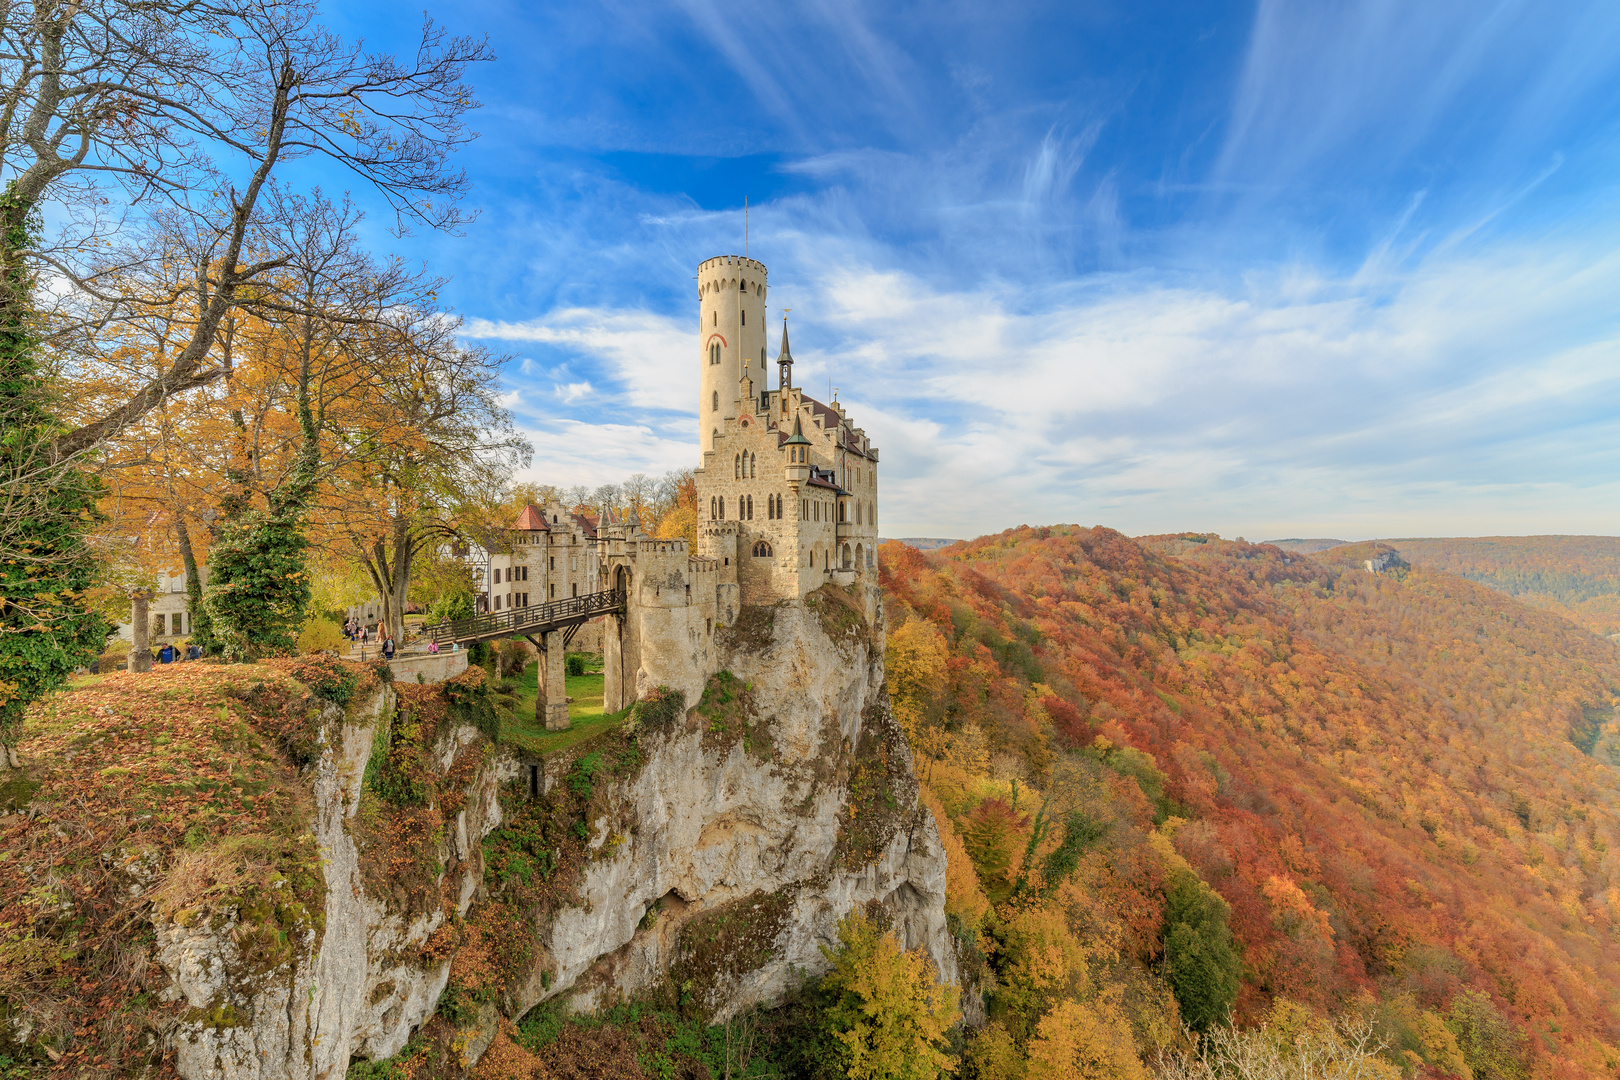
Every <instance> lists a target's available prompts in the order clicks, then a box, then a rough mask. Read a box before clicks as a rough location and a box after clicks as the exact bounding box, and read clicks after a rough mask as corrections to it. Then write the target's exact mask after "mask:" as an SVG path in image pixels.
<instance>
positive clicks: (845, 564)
mask: <svg viewBox="0 0 1620 1080" xmlns="http://www.w3.org/2000/svg"><path fill="white" fill-rule="evenodd" d="M853 562H854V559H853V558H852V557H851V556H850V553H849V545H848V544H845V545H844V559H843V568H844V569H845V570H848V569H849V568H850V566H851V565H852V564H853Z"/></svg>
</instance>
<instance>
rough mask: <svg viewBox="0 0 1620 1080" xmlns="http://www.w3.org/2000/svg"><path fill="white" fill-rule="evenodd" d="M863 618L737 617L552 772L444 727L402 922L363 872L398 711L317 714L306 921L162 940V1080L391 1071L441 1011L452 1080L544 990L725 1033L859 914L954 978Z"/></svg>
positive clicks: (844, 603) (225, 927) (903, 761)
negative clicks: (684, 686) (362, 1064)
mask: <svg viewBox="0 0 1620 1080" xmlns="http://www.w3.org/2000/svg"><path fill="white" fill-rule="evenodd" d="M869 615H870V616H876V618H875V619H874V618H869ZM880 619H881V614H880V612H878V611H877V610H876V608H875V602H874V606H873V608H872V609H869V611H866V612H863V611H862V610H861V609H860V606H859V605H857V604H854V603H851V602H849V601H848V598H845V597H843V596H842V594H839V593H837V592H836V590H828V591H824V592H823V593H821V594H817V595H815V596H812V597H811V598H809V599H808V600H806V601H802V602H798V601H789V602H783V603H781V604H778V605H776V606H775V607H771V608H760V609H751V610H749V611H747V612H745V613H744V616H743V618H742V619H741V620H740V622H739V625H738V626H735V627H732V628H730V629H729V630H728V631H727V633H726V636H725V637H724V638H723V639H722V640H721V642H720V646H719V647H720V648H721V650H722V654H723V655H722V660H723V662H724V664H725V670H723V671H722V672H721V673H720V674H719V675H717V676H715V677H713V678H711V679H710V680H709V682H708V685H707V687H706V689H705V691H704V693H703V694H702V696H701V697H700V699H699V700H697V701H692V702H683V703H681V704H679V705H677V703H676V699H675V698H674V697H673V695H671V696H669V697H665V698H662V699H659V698H658V695H656V694H655V695H654V698H655V699H657V700H655V701H654V702H650V703H647V705H646V706H638V708H637V710H636V711H635V712H634V713H633V714H632V716H631V717H630V718H629V719H627V721H626V722H625V724H624V725H623V726H621V727H619V728H617V729H612V730H610V731H608V732H604V733H603V734H602V735H601V736H599V737H598V738H596V739H594V740H584V741H580V742H577V743H575V744H573V745H571V746H569V747H568V748H567V749H565V750H561V751H558V752H553V753H545V752H544V750H543V747H542V751H541V752H539V753H532V754H531V753H525V752H524V751H522V750H520V749H514V748H511V747H506V746H502V747H499V748H491V747H489V746H488V744H487V742H486V741H485V740H484V739H483V738H482V737H481V736H479V735H478V734H477V732H476V731H475V730H474V729H473V728H471V727H467V726H458V725H456V724H455V723H453V722H446V723H443V724H441V725H440V726H439V729H438V730H437V731H436V732H435V733H434V736H433V737H434V739H435V740H436V741H434V742H433V744H432V746H431V748H430V749H424V752H423V754H422V755H421V757H422V761H423V762H424V767H425V768H427V769H428V771H429V772H431V773H433V774H434V775H435V776H437V777H438V778H439V779H438V783H439V784H440V786H439V787H438V788H435V789H433V790H436V791H437V792H438V794H437V795H435V796H431V797H429V798H428V799H427V801H428V803H430V804H431V803H432V802H433V800H434V799H437V800H439V801H440V803H441V804H443V803H445V802H446V800H448V801H449V802H452V803H454V804H456V806H457V809H456V810H455V812H454V816H453V818H452V817H451V816H450V815H449V814H448V813H446V814H444V815H443V816H442V817H439V818H435V819H433V820H434V821H436V822H438V824H437V825H436V826H435V827H434V828H432V829H431V833H432V835H431V836H430V837H429V838H428V839H427V840H426V841H423V843H425V844H426V845H427V846H426V847H422V848H421V849H420V850H421V851H423V852H425V855H424V858H426V859H428V860H430V861H431V860H436V866H437V867H438V869H437V870H436V872H435V873H436V876H434V877H430V878H429V879H428V884H429V885H430V886H431V888H425V889H424V890H419V891H418V893H415V894H412V895H413V896H414V897H415V898H414V899H410V900H409V901H402V900H401V899H400V896H401V895H403V892H402V891H401V890H400V889H396V890H395V892H394V893H393V894H390V895H382V893H383V892H384V891H386V889H387V888H388V886H389V884H390V881H389V878H388V877H387V875H386V874H381V875H380V874H379V870H378V864H377V860H379V859H384V858H390V857H393V858H395V859H396V860H397V858H399V855H398V853H397V852H396V851H395V850H394V848H393V847H391V845H395V844H396V843H397V844H398V845H405V844H406V843H407V840H406V838H405V832H406V831H408V830H406V829H405V827H404V826H403V825H401V826H389V827H390V828H396V827H397V828H398V829H399V830H400V837H399V838H397V839H396V838H394V837H384V838H383V839H382V840H381V841H379V839H378V838H377V837H376V836H375V835H373V834H374V833H375V832H376V828H375V826H374V825H372V826H368V825H367V823H366V821H365V820H364V819H365V815H366V814H370V813H372V812H373V811H374V810H375V807H376V805H377V803H376V795H375V794H373V792H372V791H371V789H370V787H368V785H372V784H375V783H376V779H375V778H376V776H377V775H378V770H379V769H380V768H382V766H383V764H384V763H385V761H386V762H394V760H395V759H394V757H391V756H388V755H390V754H392V753H394V751H391V750H390V746H391V745H392V746H394V747H396V749H397V747H398V745H399V742H398V732H397V731H396V732H394V733H393V735H389V734H388V731H389V729H388V728H387V727H386V725H387V724H388V723H389V718H390V716H391V715H392V714H393V709H394V705H395V699H394V695H393V692H392V691H388V692H385V693H383V694H381V695H378V696H377V698H376V699H375V700H374V701H372V702H370V703H369V704H368V705H366V706H365V707H364V708H361V709H359V710H351V711H350V712H349V713H348V714H345V713H344V712H343V711H342V710H340V709H337V708H336V707H328V709H327V711H326V713H325V714H324V715H323V717H322V722H321V725H320V738H319V744H318V755H317V756H316V759H315V760H314V761H313V763H312V764H311V765H310V766H309V768H308V776H309V780H310V784H311V788H312V795H313V800H312V801H313V806H314V810H313V819H312V821H311V829H312V831H313V832H314V835H315V839H316V841H317V843H318V846H319V850H320V853H321V860H322V873H323V876H324V882H325V889H324V898H323V901H322V903H323V910H321V911H320V912H319V913H318V915H317V914H316V913H307V917H301V921H300V919H290V920H289V919H285V918H281V916H280V915H278V916H277V918H278V919H281V922H280V923H278V925H281V924H282V923H284V924H286V925H284V926H282V928H281V929H279V930H277V931H276V933H277V934H283V933H284V934H287V935H289V940H288V948H286V949H285V950H283V951H282V952H280V953H275V954H274V955H273V957H272V960H273V961H274V962H271V963H265V962H263V959H262V957H259V956H258V955H257V954H255V953H254V952H253V950H252V949H251V948H249V947H248V945H247V944H246V943H249V942H251V941H254V940H258V939H259V937H262V936H263V935H262V933H260V932H259V931H255V932H254V933H253V934H247V933H244V931H243V927H244V925H245V922H246V921H247V920H250V919H251V918H253V917H254V916H253V915H252V914H251V913H250V912H247V911H246V910H245V909H238V910H233V911H228V912H225V913H224V914H222V915H221V916H218V917H215V918H211V919H201V920H195V921H191V922H189V923H187V922H185V921H184V920H173V921H168V922H163V923H162V924H161V925H159V926H158V937H159V946H158V961H159V963H160V964H161V965H162V966H163V967H164V968H165V969H166V970H167V971H168V972H169V973H170V976H171V978H172V980H173V986H172V988H171V990H170V991H169V993H170V994H171V996H174V997H179V998H183V999H184V1002H185V1004H186V1006H187V1007H188V1009H187V1012H186V1014H185V1017H186V1018H185V1020H184V1022H183V1023H182V1025H181V1027H180V1029H179V1032H178V1034H177V1037H176V1038H177V1049H178V1059H177V1064H178V1067H179V1070H180V1072H181V1074H182V1075H184V1076H186V1077H188V1078H190V1080H203V1078H209V1080H213V1078H220V1080H248V1078H253V1080H271V1078H282V1077H289V1078H290V1077H298V1078H304V1077H310V1078H325V1080H331V1078H335V1077H339V1076H341V1075H343V1073H344V1072H345V1070H346V1069H347V1068H348V1066H349V1063H350V1060H351V1058H353V1057H362V1058H370V1059H381V1058H385V1057H388V1056H390V1055H392V1054H394V1053H396V1052H398V1051H399V1050H400V1049H401V1047H402V1046H404V1045H405V1043H406V1041H407V1039H409V1038H410V1037H411V1036H412V1034H413V1033H414V1032H416V1031H417V1030H418V1029H421V1028H423V1026H424V1025H426V1024H428V1022H429V1020H430V1018H431V1017H433V1016H434V1015H435V1012H436V1010H437V1013H438V1015H439V1017H440V1019H438V1020H435V1021H434V1023H435V1024H437V1025H438V1027H439V1028H441V1029H444V1028H446V1027H448V1028H450V1029H453V1030H452V1032H451V1037H449V1038H447V1039H446V1040H445V1042H446V1046H447V1047H449V1049H450V1050H451V1051H453V1053H452V1055H451V1065H452V1067H453V1069H462V1068H465V1067H467V1066H468V1065H470V1064H471V1063H473V1062H474V1061H475V1060H476V1058H477V1057H478V1054H479V1053H480V1052H481V1051H482V1049H483V1047H484V1046H485V1045H487V1044H488V1041H489V1039H490V1037H491V1036H492V1035H493V1032H494V1029H495V1026H496V1024H497V1023H498V1021H499V1018H500V1016H501V1015H503V1014H504V1015H505V1016H507V1017H512V1018H516V1017H518V1016H520V1015H521V1014H522V1013H524V1012H526V1011H527V1010H528V1009H529V1008H531V1007H532V1006H533V1005H535V1004H536V1003H538V1002H540V1001H542V1000H544V999H548V998H554V997H557V996H559V995H566V997H567V1000H568V1001H569V1003H570V1007H571V1008H574V1009H578V1010H589V1009H593V1008H596V1007H598V1006H600V1005H602V1004H604V1003H607V1002H609V1001H612V1000H617V999H621V998H624V997H629V996H633V995H641V996H649V997H654V998H656V997H659V996H663V997H664V998H665V999H667V1000H679V1001H681V1002H683V1003H688V1004H690V1003H694V1002H695V1003H697V1004H698V1005H699V1006H700V1007H701V1009H702V1010H703V1011H705V1012H707V1013H708V1014H709V1015H710V1016H712V1017H714V1018H716V1019H723V1018H726V1017H729V1016H731V1015H733V1014H735V1013H736V1012H738V1011H739V1010H744V1009H747V1008H749V1007H751V1006H753V1005H755V1004H759V1003H769V1002H771V1001H773V1000H775V999H777V998H778V997H779V996H780V995H781V994H782V992H783V991H784V989H786V988H787V986H788V985H789V981H790V979H792V978H793V977H794V976H793V972H794V969H801V970H808V971H812V972H813V971H817V970H820V969H823V968H824V967H825V966H826V962H825V960H824V958H823V956H822V954H821V951H820V946H822V945H827V944H830V943H832V942H833V941H834V938H835V930H836V926H837V922H838V920H839V919H840V918H842V917H843V916H844V915H846V914H848V913H849V912H850V911H851V910H853V909H855V908H863V909H865V910H867V911H869V912H871V913H872V914H874V915H875V916H876V917H878V918H880V919H882V920H884V921H886V922H887V923H888V924H889V925H891V926H892V927H893V928H894V930H895V932H896V933H897V934H898V935H899V936H900V938H901V939H902V940H903V942H904V943H905V945H906V946H907V947H910V948H921V949H923V950H925V951H926V952H927V953H928V955H929V956H930V957H931V958H932V959H933V961H934V963H935V965H936V966H937V968H938V970H939V972H940V974H941V976H942V977H944V978H946V979H950V980H952V981H955V980H956V979H957V977H958V972H957V963H956V957H955V953H954V951H953V944H952V938H951V936H950V934H949V931H948V930H947V928H946V923H945V916H944V894H945V855H944V849H943V847H942V845H941V844H940V841H939V837H938V835H937V833H936V831H935V826H934V822H933V820H932V817H931V816H930V815H929V813H928V812H927V811H926V810H925V809H923V808H922V807H920V806H919V804H918V801H917V790H916V784H915V781H914V780H913V778H912V773H911V756H910V753H909V751H908V750H907V748H906V745H905V742H904V740H903V738H901V736H900V733H899V731H898V728H897V727H896V725H895V723H894V721H893V719H892V718H891V716H890V714H889V709H888V702H887V696H886V691H885V688H884V683H883V658H882V640H883V639H882V634H881V623H880V622H878V620H880ZM874 622H876V623H877V625H874ZM475 674H476V673H475ZM415 692H417V691H411V690H402V691H401V693H415ZM394 722H395V723H396V724H397V723H399V721H398V720H397V719H396V720H395V721H394ZM391 739H392V740H393V742H392V743H391V741H390V740H391ZM604 755H608V756H607V757H604ZM608 760H611V762H612V763H613V767H612V768H611V769H609V768H607V767H606V766H605V765H603V762H605V761H608ZM390 767H392V766H390ZM368 772H369V775H370V777H371V779H368ZM582 778H583V779H582ZM363 808H369V809H366V810H365V813H362V810H363ZM570 815H572V816H571V817H570ZM399 820H400V821H401V822H407V823H408V822H409V821H410V820H414V819H410V818H409V817H408V816H407V817H402V818H400V819H399ZM564 827H566V828H564ZM368 828H370V829H371V830H372V831H371V832H369V833H368V831H367V830H368ZM525 830H527V831H525ZM559 836H560V837H562V839H560V840H559V839H558V837H559ZM368 837H370V838H369V839H368ZM521 844H527V847H522V848H521V850H520V849H519V847H520V845H521ZM398 850H399V851H407V850H408V849H407V848H405V847H400V848H399V849H398ZM368 860H370V863H369V864H368ZM418 861H419V862H420V861H421V860H420V859H419V860H418ZM497 864H498V866H499V873H496V872H494V871H493V870H492V869H491V867H492V866H494V865H497ZM536 867H538V869H536ZM542 881H543V882H544V887H543V888H542V887H541V882H542ZM277 910H278V911H279V909H277ZM261 914H262V913H261ZM452 917H454V920H455V922H454V925H452V922H451V920H452ZM255 934H257V935H258V936H257V937H256V936H255ZM511 934H518V935H520V936H521V940H517V939H513V938H511V937H509V936H508V937H499V938H498V935H511ZM497 939H498V940H497ZM277 940H280V939H277ZM480 941H482V942H483V944H482V945H480ZM491 941H497V946H498V947H496V948H491V946H490V942H491ZM479 948H483V949H484V950H485V951H484V953H483V954H479V955H480V956H482V957H484V959H487V960H489V961H490V962H489V963H485V962H484V960H480V959H477V958H476V957H475V955H474V953H475V952H476V950H478V949H479ZM491 957H493V959H490V958H491ZM503 965H504V966H503ZM485 968H492V969H494V970H495V971H496V974H494V975H490V974H488V972H487V971H484V969H485ZM481 972H482V974H481ZM441 999H442V1000H441ZM446 1001H448V1002H450V1003H451V1006H452V1007H451V1008H449V1009H446V1008H445V1007H444V1004H443V1003H444V1002H446Z"/></svg>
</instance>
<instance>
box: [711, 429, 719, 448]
mask: <svg viewBox="0 0 1620 1080" xmlns="http://www.w3.org/2000/svg"><path fill="white" fill-rule="evenodd" d="M711 434H712V436H713V439H714V445H715V446H719V445H720V429H719V428H715V429H714V431H713V432H712V433H711Z"/></svg>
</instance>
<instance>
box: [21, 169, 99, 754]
mask: <svg viewBox="0 0 1620 1080" xmlns="http://www.w3.org/2000/svg"><path fill="white" fill-rule="evenodd" d="M0 229H3V236H0V498H3V499H4V500H5V501H6V502H7V503H8V504H9V505H8V506H7V510H8V511H9V513H8V514H7V515H6V517H7V526H8V527H7V528H6V530H5V533H4V535H3V536H0V763H3V764H9V765H11V766H13V767H15V766H17V765H18V764H19V762H18V761H17V755H16V750H15V746H16V741H17V737H18V734H19V732H20V729H21V725H22V716H23V712H24V710H25V709H27V707H28V706H29V705H30V704H31V703H32V702H34V701H37V700H38V699H39V698H41V697H43V696H44V695H45V694H48V693H49V692H50V691H52V690H54V689H55V688H56V687H58V686H60V685H61V684H62V683H63V681H65V680H66V678H67V676H68V675H69V674H70V673H72V671H73V670H74V669H75V668H77V667H79V666H81V665H84V664H87V663H89V662H90V660H91V659H92V658H93V657H94V656H95V655H96V653H97V652H99V651H100V649H101V647H102V646H103V645H104V644H105V643H106V640H107V636H108V634H109V633H110V632H111V630H112V627H111V626H110V625H109V624H108V622H107V620H106V619H105V618H103V617H102V616H101V615H99V614H97V613H96V612H95V611H93V610H91V608H90V606H89V604H88V602H87V592H88V590H89V589H90V588H91V586H92V585H93V584H94V582H95V579H96V573H97V562H96V559H95V557H94V555H93V552H92V550H91V547H90V544H89V533H90V530H91V528H92V527H93V526H94V525H95V524H96V523H97V522H98V521H100V520H102V519H101V516H100V513H99V511H98V510H97V508H96V502H97V499H98V498H99V496H100V493H101V484H100V482H99V481H98V480H97V479H96V478H95V477H94V476H92V475H90V474H89V473H87V472H85V471H84V470H83V469H81V468H77V467H75V465H74V464H73V463H72V462H65V461H61V460H59V459H58V458H57V457H56V455H55V451H54V449H53V446H54V442H55V439H56V437H57V436H58V435H60V434H61V432H62V431H63V426H62V425H61V424H60V422H59V421H58V419H57V416H56V414H55V411H54V409H53V408H52V405H53V402H52V396H51V387H50V385H49V383H48V380H47V379H46V376H45V372H44V371H43V370H42V368H43V365H42V362H41V356H40V349H39V341H38V337H37V335H36V333H35V328H34V310H33V304H32V294H33V284H34V282H33V277H32V274H31V272H30V271H29V269H28V267H27V265H26V263H25V262H24V259H23V256H24V253H25V252H26V251H27V250H28V249H29V247H30V246H31V244H32V242H33V238H34V237H35V236H36V235H37V234H38V230H39V218H38V215H37V213H35V212H34V208H33V207H32V206H30V205H28V204H27V203H26V202H24V201H23V200H22V199H20V198H19V197H18V196H17V194H16V191H15V190H14V189H8V191H7V192H6V195H5V196H4V198H3V199H0Z"/></svg>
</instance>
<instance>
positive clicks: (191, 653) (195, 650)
mask: <svg viewBox="0 0 1620 1080" xmlns="http://www.w3.org/2000/svg"><path fill="white" fill-rule="evenodd" d="M186 659H187V660H201V659H202V646H201V645H187V646H186Z"/></svg>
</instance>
